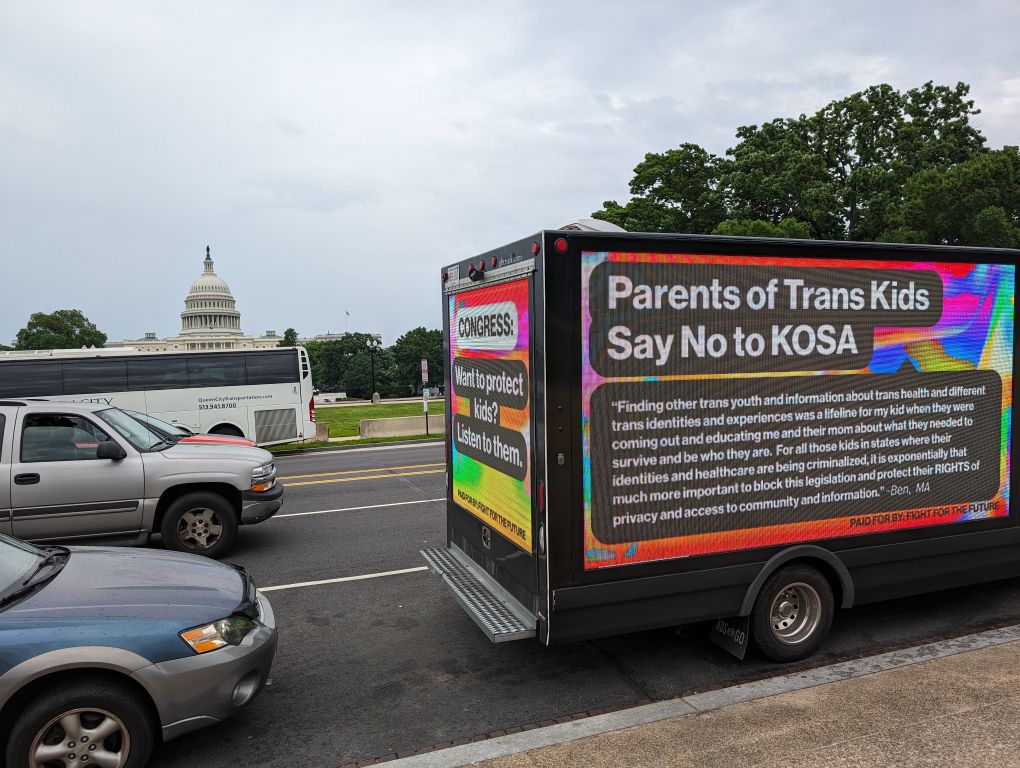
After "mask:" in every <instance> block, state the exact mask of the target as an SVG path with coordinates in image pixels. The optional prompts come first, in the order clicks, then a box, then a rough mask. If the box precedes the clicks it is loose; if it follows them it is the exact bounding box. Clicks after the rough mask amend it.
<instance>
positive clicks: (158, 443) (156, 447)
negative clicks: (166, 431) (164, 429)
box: [149, 440, 177, 451]
mask: <svg viewBox="0 0 1020 768" xmlns="http://www.w3.org/2000/svg"><path fill="white" fill-rule="evenodd" d="M161 445H164V446H166V447H167V448H173V447H174V446H175V445H177V441H176V440H174V441H170V440H157V441H156V442H155V443H153V444H152V445H150V446H149V450H150V451H161V450H163V449H162V448H160V447H159V446H161Z"/></svg>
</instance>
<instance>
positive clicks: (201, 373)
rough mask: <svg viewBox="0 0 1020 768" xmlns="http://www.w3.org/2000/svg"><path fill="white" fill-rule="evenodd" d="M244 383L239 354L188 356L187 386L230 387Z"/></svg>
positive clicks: (241, 359) (242, 365)
mask: <svg viewBox="0 0 1020 768" xmlns="http://www.w3.org/2000/svg"><path fill="white" fill-rule="evenodd" d="M244 383H245V375H244V358H242V357H241V356H240V355H195V356H193V357H189V358H188V386H189V387H230V386H236V385H238V384H244Z"/></svg>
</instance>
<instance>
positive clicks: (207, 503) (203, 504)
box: [159, 491, 237, 557]
mask: <svg viewBox="0 0 1020 768" xmlns="http://www.w3.org/2000/svg"><path fill="white" fill-rule="evenodd" d="M159 530H160V533H162V534H163V546H164V547H166V548H167V549H175V550H177V551H179V552H191V553H192V554H194V555H205V556H206V557H222V556H223V555H225V554H226V552H227V550H228V549H230V547H231V546H232V545H233V543H234V539H235V538H236V536H237V513H236V512H235V511H234V508H233V507H232V506H231V504H230V502H229V501H227V500H226V499H225V498H223V497H222V496H220V495H219V494H216V493H211V492H208V491H198V492H195V493H186V494H184V495H183V496H181V497H180V498H179V499H177V500H176V501H174V502H173V503H171V504H170V507H169V508H168V509H167V511H166V514H165V515H164V516H163V523H162V525H160V528H159Z"/></svg>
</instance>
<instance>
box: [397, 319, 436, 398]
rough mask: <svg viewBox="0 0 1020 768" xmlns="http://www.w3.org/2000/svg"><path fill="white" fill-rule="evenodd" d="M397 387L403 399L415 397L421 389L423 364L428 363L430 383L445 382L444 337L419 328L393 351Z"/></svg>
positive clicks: (398, 340)
mask: <svg viewBox="0 0 1020 768" xmlns="http://www.w3.org/2000/svg"><path fill="white" fill-rule="evenodd" d="M391 351H392V354H393V373H394V383H395V384H396V386H397V388H398V389H399V390H400V391H401V394H404V395H413V394H416V393H417V392H418V391H419V387H420V386H421V361H422V359H425V360H427V361H428V367H429V368H428V373H429V383H432V384H436V383H438V382H440V381H442V378H443V334H442V332H441V331H439V330H431V331H430V330H428V329H427V328H424V327H421V326H419V327H418V328H412V329H411V330H410V331H408V332H407V333H405V334H404V335H403V336H401V337H400V338H399V339H397V340H396V341H395V342H394V344H393V347H392V348H391Z"/></svg>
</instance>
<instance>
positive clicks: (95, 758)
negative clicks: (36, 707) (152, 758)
mask: <svg viewBox="0 0 1020 768" xmlns="http://www.w3.org/2000/svg"><path fill="white" fill-rule="evenodd" d="M130 752H131V737H130V736H129V735H128V730H127V727H126V726H125V725H124V722H123V721H122V720H121V719H120V718H119V717H117V716H116V715H115V714H113V713H112V712H108V711H107V710H105V709H96V708H94V707H86V708H82V709H72V710H69V711H67V712H64V713H63V714H60V715H58V716H57V717H55V718H53V719H52V720H50V722H48V723H47V724H46V725H45V726H43V728H42V729H41V730H40V731H39V733H37V734H36V737H35V739H34V740H33V741H32V748H31V751H30V753H29V755H30V757H29V765H30V766H31V768H71V766H75V767H76V768H122V766H124V765H125V764H126V763H127V759H128V755H129V754H130Z"/></svg>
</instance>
